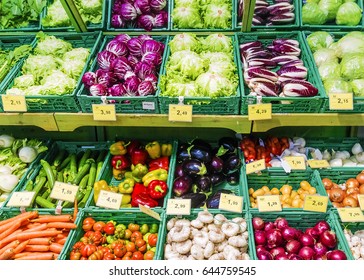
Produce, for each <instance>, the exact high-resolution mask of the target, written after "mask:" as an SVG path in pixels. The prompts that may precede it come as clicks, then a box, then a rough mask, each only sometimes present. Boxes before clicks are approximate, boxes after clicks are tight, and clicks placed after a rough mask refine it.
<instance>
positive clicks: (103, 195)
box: [96, 190, 123, 210]
mask: <svg viewBox="0 0 364 280" xmlns="http://www.w3.org/2000/svg"><path fill="white" fill-rule="evenodd" d="M122 198H123V195H122V194H121V193H114V192H109V191H105V190H101V191H100V194H99V198H98V199H97V202H96V206H98V207H103V208H109V209H114V210H119V209H120V205H121V201H122Z"/></svg>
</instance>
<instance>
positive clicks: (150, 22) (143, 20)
mask: <svg viewBox="0 0 364 280" xmlns="http://www.w3.org/2000/svg"><path fill="white" fill-rule="evenodd" d="M137 25H138V27H139V28H143V29H145V30H146V31H148V32H150V31H152V29H153V27H154V25H155V19H154V17H153V16H152V15H140V16H138V19H137Z"/></svg>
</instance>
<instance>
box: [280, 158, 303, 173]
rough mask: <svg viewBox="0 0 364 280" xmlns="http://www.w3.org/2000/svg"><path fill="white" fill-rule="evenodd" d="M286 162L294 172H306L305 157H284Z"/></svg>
mask: <svg viewBox="0 0 364 280" xmlns="http://www.w3.org/2000/svg"><path fill="white" fill-rule="evenodd" d="M284 160H285V161H286V162H287V163H288V165H289V166H290V167H291V169H292V170H306V161H305V158H304V157H300V156H289V157H284Z"/></svg>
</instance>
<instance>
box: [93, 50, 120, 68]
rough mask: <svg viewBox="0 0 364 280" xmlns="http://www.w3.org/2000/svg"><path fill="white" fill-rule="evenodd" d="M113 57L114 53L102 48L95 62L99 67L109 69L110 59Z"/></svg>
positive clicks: (114, 56)
mask: <svg viewBox="0 0 364 280" xmlns="http://www.w3.org/2000/svg"><path fill="white" fill-rule="evenodd" d="M115 58H116V55H115V54H113V53H112V52H109V51H107V50H103V51H101V52H99V53H98V54H97V63H98V64H99V66H100V68H101V69H109V67H110V63H111V61H113V60H114V59H115Z"/></svg>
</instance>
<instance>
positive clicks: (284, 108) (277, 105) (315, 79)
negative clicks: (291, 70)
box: [235, 31, 325, 115]
mask: <svg viewBox="0 0 364 280" xmlns="http://www.w3.org/2000/svg"><path fill="white" fill-rule="evenodd" d="M235 36H236V41H237V43H238V44H239V45H240V44H243V43H247V42H252V41H256V40H259V41H261V42H262V43H263V45H264V46H266V45H269V44H271V42H272V41H273V40H274V39H278V38H286V39H294V40H298V42H299V43H300V48H301V56H300V58H301V60H302V61H303V62H304V65H305V67H306V68H307V69H308V72H307V81H308V82H310V83H311V84H313V85H314V86H315V87H316V88H318V91H319V92H318V94H317V95H316V96H313V97H265V96H263V97H262V98H261V102H262V103H271V104H272V113H318V112H320V109H321V106H322V104H323V102H324V96H325V93H324V89H323V86H322V84H321V82H320V79H319V76H318V75H319V74H318V72H317V69H316V68H315V67H314V66H313V62H312V58H311V56H310V55H309V54H308V53H307V50H306V48H305V43H304V38H303V36H302V33H301V32H298V31H292V32H251V33H241V32H238V33H236V35H235ZM238 65H239V66H238V68H239V79H240V81H241V83H240V86H241V88H242V100H241V110H240V113H241V114H242V115H247V114H248V105H249V104H256V103H257V97H256V96H249V95H248V94H249V92H250V89H249V88H248V87H247V85H246V84H245V82H243V81H244V77H243V72H244V69H243V65H242V62H241V58H240V53H239V59H238ZM273 70H274V69H273ZM243 89H244V91H243Z"/></svg>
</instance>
